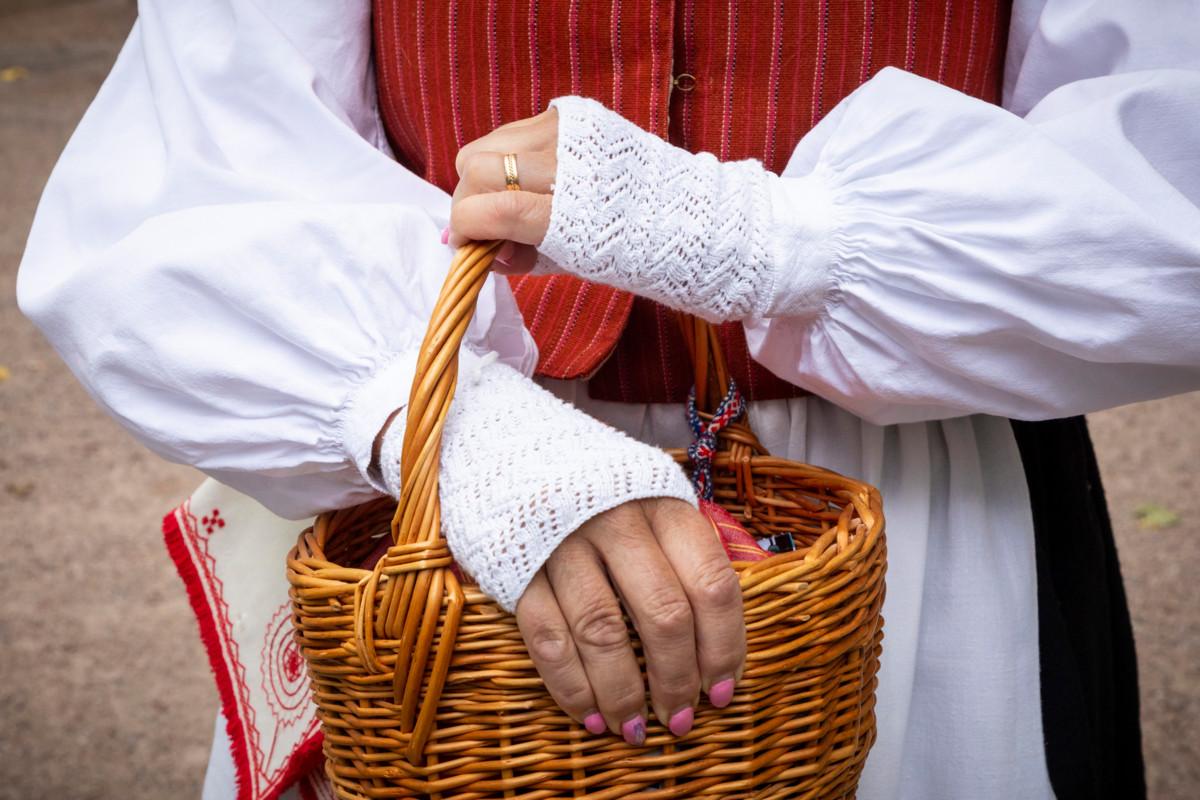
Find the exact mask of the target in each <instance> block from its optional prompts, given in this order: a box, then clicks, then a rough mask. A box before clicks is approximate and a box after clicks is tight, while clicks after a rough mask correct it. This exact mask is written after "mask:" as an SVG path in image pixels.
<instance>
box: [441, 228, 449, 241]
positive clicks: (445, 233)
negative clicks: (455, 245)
mask: <svg viewBox="0 0 1200 800" xmlns="http://www.w3.org/2000/svg"><path fill="white" fill-rule="evenodd" d="M442 244H450V229H449V228H442Z"/></svg>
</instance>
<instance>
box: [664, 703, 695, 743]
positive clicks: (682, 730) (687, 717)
mask: <svg viewBox="0 0 1200 800" xmlns="http://www.w3.org/2000/svg"><path fill="white" fill-rule="evenodd" d="M695 721H696V712H695V711H693V710H692V708H691V707H690V706H689V707H687V708H684V709H681V710H679V711H676V712H675V713H674V715H672V717H671V721H670V722H669V723H668V724H667V727H668V728H670V729H671V733H673V734H675V735H676V736H685V735H687V732H688V731H690V730H691V729H692V723H693V722H695Z"/></svg>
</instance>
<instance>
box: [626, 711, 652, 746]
mask: <svg viewBox="0 0 1200 800" xmlns="http://www.w3.org/2000/svg"><path fill="white" fill-rule="evenodd" d="M621 735H622V736H623V737H625V742H626V743H627V744H631V745H634V746H635V747H640V746H641V745H642V744H643V743H644V742H645V741H646V720H645V718H644V717H643V716H642V715H641V714H638V715H637V716H636V717H634V718H633V719H631V720H628V721H627V722H625V723H624V724H623V725H621Z"/></svg>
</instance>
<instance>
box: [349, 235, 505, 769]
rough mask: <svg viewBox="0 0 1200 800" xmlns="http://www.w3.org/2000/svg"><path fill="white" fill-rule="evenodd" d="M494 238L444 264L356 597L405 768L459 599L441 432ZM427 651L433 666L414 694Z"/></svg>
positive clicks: (415, 759) (442, 665)
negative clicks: (394, 478)
mask: <svg viewBox="0 0 1200 800" xmlns="http://www.w3.org/2000/svg"><path fill="white" fill-rule="evenodd" d="M500 244H501V243H500V242H498V241H497V242H471V243H468V244H466V245H463V246H462V247H460V248H459V249H458V252H457V253H455V255H454V260H453V262H452V263H451V264H450V271H449V273H448V274H447V276H446V281H445V283H444V284H443V285H442V291H441V294H440V295H439V297H438V300H437V304H436V305H435V306H434V309H433V313H432V315H431V317H430V320H429V327H428V329H427V330H426V332H425V339H424V341H423V342H422V343H421V351H420V353H419V354H418V357H417V368H416V373H415V375H414V378H413V384H412V391H411V392H410V394H409V399H408V410H407V419H408V424H407V427H406V428H405V430H404V442H403V445H402V447H401V455H400V475H401V492H400V502H399V504H398V505H397V507H396V514H395V516H394V517H393V518H392V546H391V547H390V548H388V551H387V553H386V554H385V555H384V557H383V558H381V559H380V560H379V563H378V564H376V565H375V569H374V570H373V571H372V573H371V574H370V575H369V576H368V577H367V578H365V579H364V580H363V582H362V583H361V584H360V585H359V590H358V591H357V592H356V593H355V610H354V612H355V634H356V643H357V646H358V652H359V653H360V654H362V657H363V660H364V661H365V662H366V664H367V666H368V668H370V669H371V670H372V671H373V672H379V673H384V672H387V671H388V663H387V662H391V669H392V672H393V678H392V689H393V692H394V695H395V701H396V703H397V704H399V705H400V720H401V732H402V733H408V734H411V739H410V740H409V744H408V750H407V756H408V759H409V761H410V762H411V763H413V764H418V763H420V762H421V760H422V756H423V752H424V749H425V743H426V742H427V741H428V739H429V735H430V734H431V733H432V731H433V724H434V721H435V720H436V716H437V705H438V700H439V699H440V697H441V694H442V688H443V686H444V685H445V680H446V674H447V672H448V671H449V667H450V659H451V656H452V655H453V652H454V639H455V636H456V635H457V633H458V626H459V622H460V620H461V619H462V611H463V604H464V597H463V591H462V587H461V586H460V585H459V582H458V579H457V578H456V577H455V576H454V573H453V572H452V571H451V569H450V564H451V558H450V551H449V549H448V548H447V546H446V542H445V540H444V539H443V538H442V530H441V509H440V507H439V505H438V466H439V461H440V458H439V457H440V454H441V446H442V429H443V427H444V426H445V424H446V415H447V413H448V412H449V410H450V403H451V401H452V400H453V399H454V389H455V384H456V382H457V379H458V349H459V346H460V345H461V344H462V339H463V336H464V335H465V334H466V332H467V327H468V326H469V325H470V322H471V317H472V316H473V315H474V313H475V303H476V300H477V299H478V297H479V292H480V290H481V289H482V288H483V284H484V282H485V281H486V279H487V275H488V270H489V268H490V267H491V263H492V258H493V257H494V255H495V252H496V250H497V249H498V248H499V246H500ZM443 614H444V621H443V622H442V624H441V625H440V633H441V635H440V637H439V636H438V633H439V624H438V623H439V621H440V620H442V619H443ZM376 639H382V640H386V645H385V647H386V649H387V650H390V651H392V652H394V654H395V660H394V661H392V659H391V658H390V657H389V656H390V653H388V654H385V655H384V657H383V658H380V655H379V653H378V652H377V650H376ZM435 639H436V640H437V642H436V649H434V644H435ZM430 655H432V656H433V665H432V670H431V673H430V679H429V682H428V684H426V685H425V686H424V693H423V694H422V692H421V689H422V683H423V681H424V678H425V672H426V669H427V668H428V667H429V658H430Z"/></svg>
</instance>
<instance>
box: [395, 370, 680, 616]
mask: <svg viewBox="0 0 1200 800" xmlns="http://www.w3.org/2000/svg"><path fill="white" fill-rule="evenodd" d="M403 439H404V413H403V412H401V413H400V414H399V415H397V417H396V420H395V422H393V423H392V426H391V428H389V429H388V433H387V435H386V437H385V438H384V442H383V446H382V448H381V450H380V466H381V468H382V471H383V479H384V483H385V485H386V488H387V490H388V492H389V493H391V494H392V495H393V496H399V494H400V449H401V443H402V441H403ZM438 479H439V487H440V488H439V497H440V498H441V503H442V532H443V534H444V535H445V537H446V541H447V543H448V544H449V545H450V551H451V552H452V553H453V554H454V558H455V560H456V561H458V563H459V564H460V565H461V566H462V567H463V569H465V570H466V571H467V572H468V573H470V574H471V575H472V576H473V577H474V578H475V580H477V581H478V582H479V586H480V588H482V589H483V591H484V592H486V593H487V594H488V595H490V596H491V597H492V598H494V599H495V600H496V602H497V603H499V604H500V605H501V606H502V607H503V608H505V609H506V610H508V611H512V610H513V609H515V607H516V605H517V600H519V599H520V597H521V593H522V592H524V591H525V587H526V586H527V585H528V584H529V581H530V580H531V579H532V578H533V576H534V573H536V572H537V571H538V569H540V568H541V566H542V564H543V563H544V562H545V561H546V559H547V558H549V557H550V553H551V552H553V550H554V548H555V547H557V546H558V544H559V542H561V541H562V540H563V539H564V538H566V537H567V535H569V534H570V533H572V532H573V531H575V530H576V529H577V528H579V526H580V525H582V524H583V523H585V522H587V521H588V520H589V519H591V518H592V517H594V516H595V515H597V514H599V513H601V512H602V511H607V510H608V509H610V508H614V507H616V506H619V505H621V504H622V503H625V502H627V501H629V500H637V499H640V498H648V497H674V498H678V499H680V500H685V501H687V502H689V503H691V504H692V505H695V504H696V495H695V492H693V490H692V486H691V482H690V481H689V480H688V478H687V476H686V475H685V474H684V472H683V470H682V469H681V468H680V467H679V465H677V464H676V463H675V462H674V460H672V458H671V457H670V456H668V455H667V454H666V453H665V452H663V451H662V450H659V449H658V448H656V447H651V446H649V445H646V444H642V443H641V442H639V441H637V440H636V439H632V438H630V437H628V436H626V435H625V434H623V433H621V432H620V431H617V430H616V429H614V428H611V427H609V426H608V425H605V424H603V423H602V422H600V421H598V420H596V419H595V418H593V417H590V416H588V415H587V414H585V413H583V412H582V411H580V410H579V409H577V408H575V407H574V406H571V405H568V404H567V403H564V402H562V401H561V400H559V399H558V398H557V397H555V396H554V395H552V394H550V393H549V392H547V391H546V390H544V389H542V388H541V387H540V386H538V385H537V384H535V383H534V382H533V381H531V380H530V379H529V378H526V377H525V376H524V375H522V374H521V373H519V372H517V371H516V370H514V369H512V368H511V367H509V366H506V365H504V364H499V363H489V362H488V361H487V360H486V359H480V358H479V357H478V356H475V355H473V354H471V353H469V352H468V351H466V350H463V352H462V364H461V368H460V372H459V378H458V390H457V393H456V394H455V397H454V401H453V403H451V405H450V411H449V414H448V416H447V418H446V427H445V431H444V434H443V439H442V460H441V472H440V473H439V476H438Z"/></svg>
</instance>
